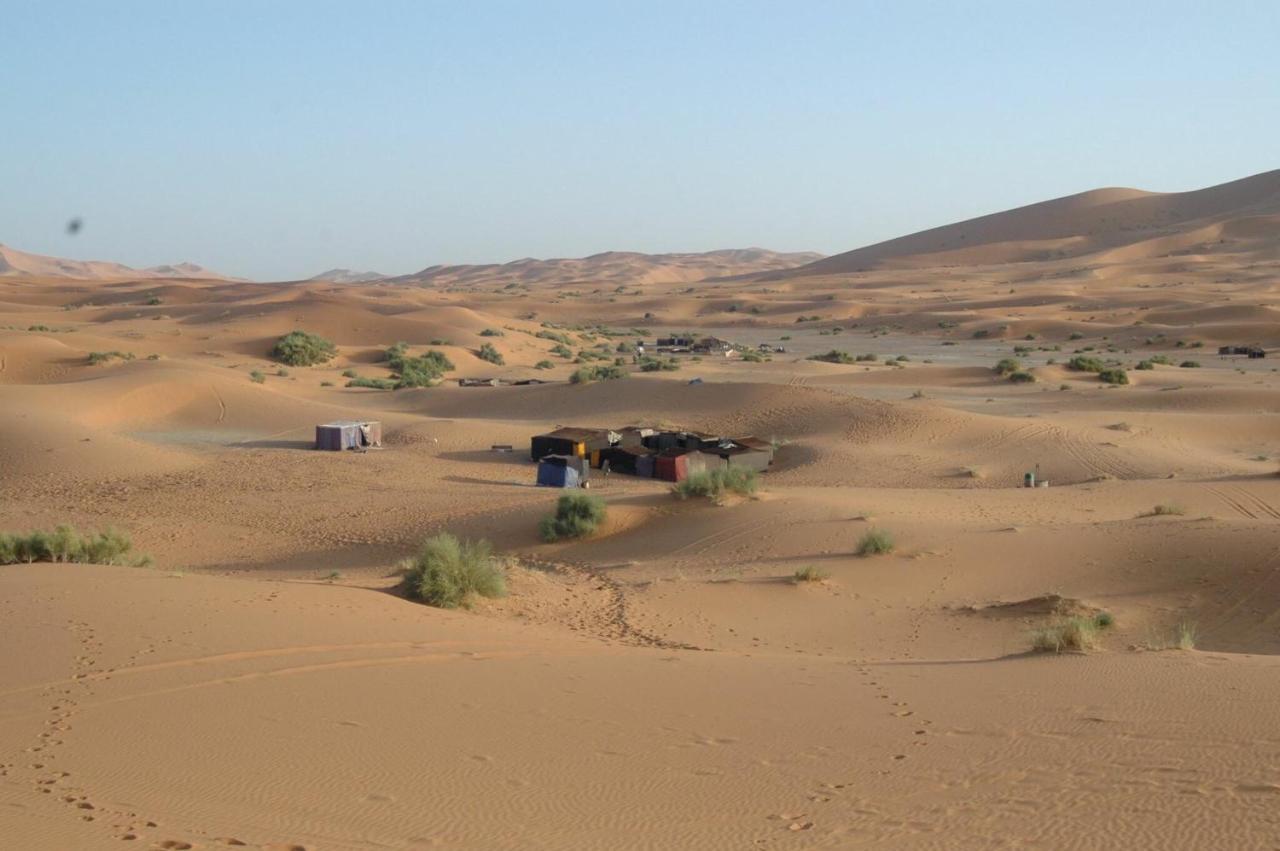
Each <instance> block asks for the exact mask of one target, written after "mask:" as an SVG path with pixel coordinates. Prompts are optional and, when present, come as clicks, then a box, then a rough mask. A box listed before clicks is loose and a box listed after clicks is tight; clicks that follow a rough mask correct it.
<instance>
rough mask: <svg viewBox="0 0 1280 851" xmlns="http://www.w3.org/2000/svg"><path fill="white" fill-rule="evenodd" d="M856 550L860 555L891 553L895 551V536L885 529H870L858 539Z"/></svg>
mask: <svg viewBox="0 0 1280 851" xmlns="http://www.w3.org/2000/svg"><path fill="white" fill-rule="evenodd" d="M856 552H857V553H858V555H860V556H873V555H882V554H884V553H891V552H893V536H892V535H890V534H889V533H888V532H886V531H884V530H883V529H868V530H867V531H866V533H865V534H864V535H863V536H862V538H861V539H860V540H859V541H858V549H857V550H856Z"/></svg>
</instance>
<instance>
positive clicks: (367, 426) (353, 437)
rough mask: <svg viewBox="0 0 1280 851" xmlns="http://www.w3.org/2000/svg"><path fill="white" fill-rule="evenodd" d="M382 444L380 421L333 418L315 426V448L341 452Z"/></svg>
mask: <svg viewBox="0 0 1280 851" xmlns="http://www.w3.org/2000/svg"><path fill="white" fill-rule="evenodd" d="M374 446H382V423H380V422H378V421H376V420H335V421H334V422H331V423H324V424H323V425H318V426H316V449H323V450H326V451H330V452H341V451H342V450H343V449H361V450H363V449H369V448H370V447H374Z"/></svg>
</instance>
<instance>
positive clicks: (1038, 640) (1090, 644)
mask: <svg viewBox="0 0 1280 851" xmlns="http://www.w3.org/2000/svg"><path fill="white" fill-rule="evenodd" d="M1114 624H1115V618H1113V617H1112V616H1111V614H1110V613H1109V612H1099V613H1098V614H1096V615H1094V616H1093V617H1075V618H1067V619H1066V620H1064V621H1061V622H1059V623H1055V624H1051V625H1049V626H1047V627H1044V628H1042V629H1038V630H1036V631H1035V632H1033V633H1032V634H1031V649H1032V650H1036V651H1038V652H1041V653H1061V652H1062V651H1063V650H1079V651H1085V650H1093V649H1095V648H1096V647H1097V646H1098V645H1099V644H1100V643H1101V639H1100V637H1099V633H1100V632H1102V631H1103V630H1105V629H1110V628H1111V627H1112V626H1113V625H1114Z"/></svg>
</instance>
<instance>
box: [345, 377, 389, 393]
mask: <svg viewBox="0 0 1280 851" xmlns="http://www.w3.org/2000/svg"><path fill="white" fill-rule="evenodd" d="M347 386H348V387H368V388H370V389H372V390H395V389H396V382H395V380H393V379H390V378H365V377H364V376H362V375H357V376H356V377H355V378H353V379H351V380H350V381H348V382H347Z"/></svg>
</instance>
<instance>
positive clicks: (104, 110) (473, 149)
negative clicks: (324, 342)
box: [0, 0, 1280, 280]
mask: <svg viewBox="0 0 1280 851" xmlns="http://www.w3.org/2000/svg"><path fill="white" fill-rule="evenodd" d="M0 21H4V30H5V32H6V37H5V49H4V51H3V54H2V55H0V104H3V115H4V116H5V119H6V120H5V121H4V125H3V130H2V131H0V242H4V243H6V244H8V245H12V246H14V247H18V248H21V249H24V250H28V251H36V252H40V253H48V254H56V255H60V256H68V257H76V258H81V259H89V258H92V259H108V260H118V261H121V262H124V263H129V264H130V265H138V266H141V265H153V264H158V263H165V262H177V261H180V260H190V261H193V262H197V263H201V264H203V265H207V266H210V267H212V268H215V269H218V270H220V271H224V272H227V273H231V274H238V275H244V276H249V277H254V278H258V279H263V280H266V279H287V278H295V277H305V276H308V275H311V274H314V273H316V272H319V271H321V270H323V269H326V268H329V267H333V266H346V267H351V268H356V269H361V270H364V269H374V270H377V271H381V272H385V273H406V272H410V271H415V270H417V269H420V268H422V267H425V266H428V265H431V264H434V263H471V262H502V261H507V260H512V259H516V258H519V257H524V256H537V257H548V256H557V257H566V256H581V255H584V254H590V253H594V252H597V251H605V250H613V249H617V250H638V251H654V252H657V251H700V250H708V249H713V248H729V247H744V246H748V245H759V246H764V247H768V248H775V249H779V250H816V251H822V252H826V253H834V252H838V251H843V250H847V249H850V248H854V247H857V246H859V245H864V244H868V243H871V242H875V241H878V240H881V239H886V238H890V237H893V236H898V235H901V234H903V233H907V232H911V231H915V230H920V229H923V228H926V227H931V226H934V225H938V224H944V223H946V222H949V221H954V220H957V219H962V218H967V217H970V216H974V215H980V214H982V213H986V212H992V211H995V210H999V209H1004V208H1008V207H1012V206H1017V205H1019V204H1024V203H1030V202H1034V201H1039V200H1044V199H1046V198H1050V197H1055V196H1059V195H1065V194H1070V193H1072V192H1077V191H1082V190H1085V189H1091V188H1095V187H1099V186H1115V185H1122V186H1138V187H1141V188H1144V189H1153V190H1161V191H1174V190H1183V189H1191V188H1197V187H1200V186H1205V185H1210V184H1214V183H1220V182H1223V181H1226V180H1232V179H1235V178H1238V177H1243V176H1246V175H1249V174H1253V173H1256V172H1260V171H1266V170H1269V169H1273V168H1278V167H1280V49H1278V48H1277V44H1276V39H1277V36H1278V35H1280V3H1276V2H1272V0H1268V1H1267V2H1230V0H1227V2H1217V3H1204V2H1194V3H1193V2H1177V0H1165V2H1149V3H1144V2H1137V1H1136V0H1135V2H1124V3H1114V2H1081V0H1075V2H1060V3H1059V2H1036V1H1035V0H1023V2H980V1H979V0H970V2H966V3H959V2H956V3H942V2H888V0H884V2H876V3H872V2H865V3H856V2H832V3H822V2H812V3H783V2H773V3H753V2H733V3H730V2H652V1H651V2H647V3H643V4H641V3H621V2H616V3H611V2H594V3H585V2H584V3H553V2H547V3H534V2H528V3H500V2H476V3H461V2H451V3H443V2H441V3H427V2H421V3H392V2H384V3H368V4H366V3H351V2H343V3H321V2H311V3H292V2H267V3H263V2H254V3H238V2H214V3H172V2H167V3H144V2H126V0H121V2H117V3H107V2H98V3H59V2H41V3H29V2H24V3H14V2H9V0H0ZM73 216H79V217H82V218H83V221H84V228H83V230H82V231H81V232H80V233H79V234H78V235H76V236H71V235H68V234H67V233H66V230H65V227H64V225H65V223H66V222H67V220H69V219H70V218H72V217H73Z"/></svg>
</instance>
